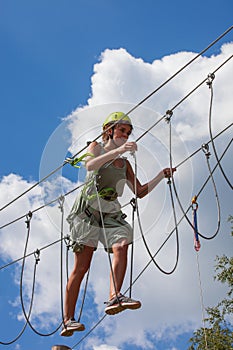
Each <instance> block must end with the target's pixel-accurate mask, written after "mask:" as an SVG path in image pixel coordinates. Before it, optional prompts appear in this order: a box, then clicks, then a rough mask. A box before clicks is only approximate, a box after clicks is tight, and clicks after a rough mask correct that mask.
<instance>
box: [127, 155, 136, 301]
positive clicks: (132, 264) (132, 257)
mask: <svg viewBox="0 0 233 350" xmlns="http://www.w3.org/2000/svg"><path fill="white" fill-rule="evenodd" d="M131 155H132V157H133V159H134V179H133V192H134V197H133V198H132V199H131V201H130V204H131V207H132V220H131V227H132V243H131V258H130V275H129V276H130V277H129V286H130V288H129V297H130V298H131V297H132V281H133V267H134V232H135V211H136V210H137V206H138V203H137V172H138V167H137V159H136V154H135V152H131Z"/></svg>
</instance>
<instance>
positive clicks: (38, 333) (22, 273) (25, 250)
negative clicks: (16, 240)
mask: <svg viewBox="0 0 233 350" xmlns="http://www.w3.org/2000/svg"><path fill="white" fill-rule="evenodd" d="M31 219H32V213H31V212H29V214H28V216H27V220H26V224H27V229H28V233H27V238H26V243H25V248H24V257H25V256H26V253H27V247H28V242H29V233H30V226H31V224H30V223H31ZM34 256H35V268H34V274H33V282H32V296H31V301H30V308H29V313H28V315H27V313H26V310H25V306H24V300H23V275H24V268H25V258H24V259H23V263H22V270H21V279H20V299H21V307H22V311H23V314H24V317H25V319H26V321H27V324H28V325H29V327H30V328H31V329H32V330H33V332H34V333H36V334H37V335H40V336H43V337H48V336H51V335H53V334H55V333H56V332H57V331H58V329H59V328H60V327H61V324H59V325H58V327H57V328H56V329H55V330H54V331H52V332H50V333H46V334H44V333H40V332H38V331H37V330H36V329H35V328H34V327H33V325H32V324H31V321H30V316H31V312H32V306H33V300H34V292H35V281H36V266H37V264H38V262H39V261H40V251H39V250H36V252H35V253H34Z"/></svg>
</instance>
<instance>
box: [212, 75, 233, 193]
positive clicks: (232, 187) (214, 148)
mask: <svg viewBox="0 0 233 350" xmlns="http://www.w3.org/2000/svg"><path fill="white" fill-rule="evenodd" d="M214 78H215V75H214V74H209V76H208V81H207V82H206V84H207V85H208V86H209V89H210V94H211V102H210V108H209V134H210V140H211V144H212V148H213V151H214V155H215V158H216V160H217V162H218V164H219V169H220V170H221V172H222V175H223V177H224V178H225V180H226V182H227V183H228V185H229V186H230V188H231V189H233V186H232V184H231V182H230V180H229V178H228V177H227V175H226V173H225V171H224V170H223V167H222V165H221V162H219V159H218V154H217V150H216V147H215V142H214V138H213V133H212V105H213V98H214V90H213V80H214Z"/></svg>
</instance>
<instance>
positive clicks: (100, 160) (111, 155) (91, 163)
mask: <svg viewBox="0 0 233 350" xmlns="http://www.w3.org/2000/svg"><path fill="white" fill-rule="evenodd" d="M101 147H102V146H101V145H100V144H99V143H98V142H92V143H91V144H90V145H89V147H88V153H92V154H93V157H91V156H88V157H87V158H86V164H85V165H86V169H87V170H88V171H92V170H98V169H99V168H100V167H101V166H102V165H104V164H105V163H107V162H109V161H111V160H114V159H116V158H117V157H119V156H120V155H121V154H123V153H125V152H127V151H135V150H136V149H137V145H136V143H135V142H126V143H124V144H123V145H122V146H120V147H118V148H114V149H112V150H110V151H106V152H105V153H104V154H100V151H101Z"/></svg>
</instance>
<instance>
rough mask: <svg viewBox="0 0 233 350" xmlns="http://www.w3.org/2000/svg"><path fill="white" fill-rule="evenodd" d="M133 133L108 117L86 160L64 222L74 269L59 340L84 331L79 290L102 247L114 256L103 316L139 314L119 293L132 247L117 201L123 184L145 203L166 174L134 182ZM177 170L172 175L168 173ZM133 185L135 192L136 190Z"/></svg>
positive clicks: (124, 122) (118, 115)
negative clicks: (128, 154)
mask: <svg viewBox="0 0 233 350" xmlns="http://www.w3.org/2000/svg"><path fill="white" fill-rule="evenodd" d="M132 129H133V126H132V123H131V120H130V118H129V117H128V116H127V115H125V114H124V113H122V112H114V113H111V114H110V115H109V116H108V117H107V119H106V120H105V122H104V124H103V132H104V133H103V143H97V142H92V143H91V144H90V145H89V147H88V153H89V154H90V156H88V157H87V158H86V169H87V179H86V185H85V187H84V188H83V190H82V192H81V194H80V195H79V196H78V197H77V199H76V201H75V203H74V205H73V208H72V210H71V212H70V214H69V216H68V218H67V220H68V222H69V224H70V231H71V239H72V241H73V251H74V254H75V261H74V268H73V271H72V272H71V275H70V277H69V280H68V283H67V287H66V297H65V305H64V327H63V329H62V331H61V335H62V336H71V335H72V334H73V332H74V331H83V330H84V329H85V326H84V325H83V324H82V323H79V322H76V321H75V319H74V314H75V306H76V302H77V299H78V294H79V289H80V284H81V282H82V280H83V278H84V276H85V274H86V272H87V271H88V269H89V267H90V263H91V259H92V255H93V252H94V250H96V248H97V245H98V242H99V241H100V242H101V243H102V244H103V246H104V248H105V250H106V251H108V252H109V253H112V254H113V259H112V264H111V271H110V294H109V301H108V302H107V303H106V304H107V306H106V308H105V312H106V313H107V314H109V315H114V314H117V313H119V312H121V311H123V310H125V309H138V308H140V307H141V303H140V301H137V300H133V299H131V298H128V297H126V296H124V295H122V294H121V293H120V290H121V287H122V284H123V280H124V276H125V272H126V266H127V250H128V245H129V244H130V243H131V242H132V239H133V235H132V228H131V226H130V225H129V224H128V223H127V222H126V221H125V215H124V214H123V213H122V211H121V206H120V203H119V201H118V197H119V196H122V194H123V191H124V186H125V184H127V185H128V186H129V187H130V189H131V190H132V191H133V192H134V193H136V194H137V197H138V198H143V197H144V196H145V195H146V194H148V193H149V192H150V191H152V190H153V189H154V188H155V186H156V185H157V184H158V183H159V182H160V181H161V180H162V179H163V178H165V177H170V176H171V170H170V168H166V169H163V170H162V171H160V172H159V173H158V175H157V176H156V177H155V178H153V179H152V180H151V181H149V182H148V183H146V184H144V185H142V184H141V183H140V182H139V180H138V179H135V175H134V172H133V169H132V167H131V165H130V163H129V162H128V160H127V159H126V158H123V157H121V156H122V155H123V154H124V153H125V152H135V151H137V144H136V143H135V142H128V137H129V135H130V134H131V132H132ZM173 171H175V169H172V172H173ZM135 184H136V189H135V188H134V187H135Z"/></svg>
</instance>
